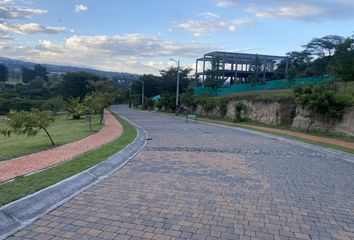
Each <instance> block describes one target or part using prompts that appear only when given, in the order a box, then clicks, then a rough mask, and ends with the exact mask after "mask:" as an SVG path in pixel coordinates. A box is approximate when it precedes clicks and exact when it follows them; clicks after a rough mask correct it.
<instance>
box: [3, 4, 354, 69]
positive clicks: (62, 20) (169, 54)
mask: <svg viewBox="0 0 354 240" xmlns="http://www.w3.org/2000/svg"><path fill="white" fill-rule="evenodd" d="M353 13H354V0H332V1H329V0H297V1H291V0H267V1H265V0H248V1H242V0H150V1H147V0H124V1H123V0H81V1H78V0H65V1H63V0H0V55H1V56H5V57H10V58H17V59H23V60H30V61H35V62H39V63H53V64H65V65H75V66H87V67H92V68H96V69H102V70H112V71H124V72H132V73H154V74H156V73H158V72H159V70H161V69H164V68H166V67H168V66H170V65H171V64H173V63H171V62H169V59H170V58H178V59H180V60H181V62H182V64H183V65H184V66H188V67H193V66H194V62H195V59H196V58H198V57H200V56H202V54H203V53H206V52H210V51H216V50H221V51H238V52H250V53H259V54H272V55H285V54H286V53H287V52H289V51H292V50H301V45H303V44H306V43H307V42H308V41H310V40H311V39H312V38H314V37H322V36H325V35H330V34H337V35H341V36H351V35H352V34H353V32H354V14H353Z"/></svg>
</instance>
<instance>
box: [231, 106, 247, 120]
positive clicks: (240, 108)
mask: <svg viewBox="0 0 354 240" xmlns="http://www.w3.org/2000/svg"><path fill="white" fill-rule="evenodd" d="M245 108H246V106H245V104H244V103H243V102H237V103H236V104H235V119H234V121H235V122H242V121H243V118H242V111H243V110H245Z"/></svg>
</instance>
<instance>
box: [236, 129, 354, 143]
mask: <svg viewBox="0 0 354 240" xmlns="http://www.w3.org/2000/svg"><path fill="white" fill-rule="evenodd" d="M238 125H239V126H244V127H247V128H252V129H256V130H261V131H266V132H271V133H280V134H286V135H290V136H294V137H299V138H303V139H307V140H311V141H316V142H322V143H328V144H333V145H338V146H341V147H345V148H350V149H354V142H347V141H343V140H338V139H334V138H327V137H319V136H314V135H309V134H305V133H299V132H295V131H290V130H281V129H275V128H268V127H260V126H253V125H248V124H242V123H241V124H238Z"/></svg>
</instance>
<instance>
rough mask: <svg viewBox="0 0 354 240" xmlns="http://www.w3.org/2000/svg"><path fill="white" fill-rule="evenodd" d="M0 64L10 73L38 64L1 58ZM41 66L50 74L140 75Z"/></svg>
mask: <svg viewBox="0 0 354 240" xmlns="http://www.w3.org/2000/svg"><path fill="white" fill-rule="evenodd" d="M0 64H3V65H5V66H7V67H8V69H9V71H12V72H19V71H20V70H21V67H22V66H24V67H28V68H33V66H34V65H35V64H38V63H34V62H26V61H22V60H16V59H11V58H5V57H0ZM41 65H42V66H44V67H46V68H47V71H48V72H50V73H67V72H80V71H85V72H89V73H93V74H97V75H100V76H105V77H118V78H124V79H136V78H138V77H139V75H138V74H132V73H125V72H109V71H100V70H96V69H91V68H85V67H72V66H60V65H53V64H41Z"/></svg>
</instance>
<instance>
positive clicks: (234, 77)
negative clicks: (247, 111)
mask: <svg viewBox="0 0 354 240" xmlns="http://www.w3.org/2000/svg"><path fill="white" fill-rule="evenodd" d="M257 60H258V61H259V62H260V68H261V69H262V72H261V75H262V76H261V77H262V78H263V82H265V81H266V80H270V79H271V78H272V77H273V76H274V75H275V69H276V66H277V64H279V63H280V62H281V61H285V62H286V67H285V73H284V77H285V78H287V77H288V66H289V61H288V57H284V56H271V55H259V54H249V53H233V52H210V53H207V54H204V57H202V58H198V59H197V60H196V68H195V86H197V81H199V82H200V81H201V82H202V85H203V86H204V83H205V80H206V77H207V76H208V74H210V71H211V70H212V71H213V74H215V73H216V75H217V76H216V77H217V79H220V80H222V81H224V82H225V81H227V80H229V81H230V85H232V84H237V83H246V82H248V80H249V79H250V76H251V75H252V74H253V65H254V63H255V61H257ZM200 62H202V64H203V65H202V70H201V71H199V63H200ZM215 62H217V64H216V65H217V67H216V68H217V69H215V66H212V65H215ZM207 64H209V65H210V66H209V68H208V69H207V67H208V66H207ZM210 67H211V68H210ZM212 68H214V69H212Z"/></svg>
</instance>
